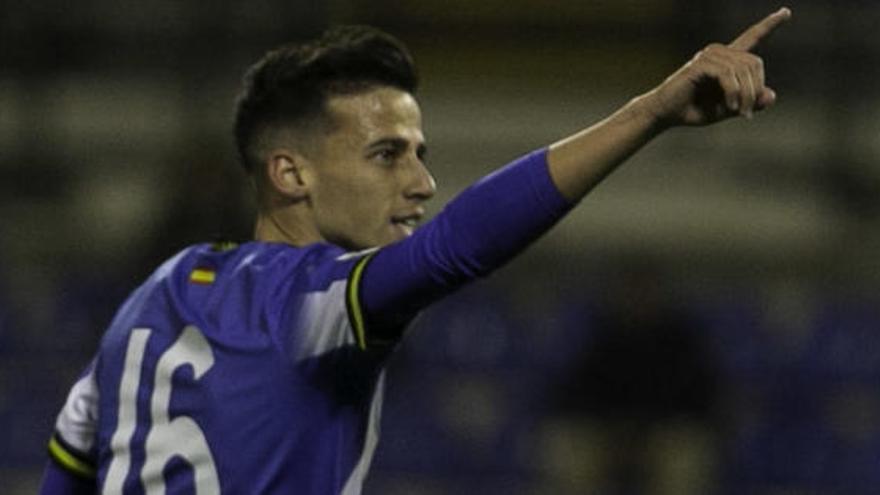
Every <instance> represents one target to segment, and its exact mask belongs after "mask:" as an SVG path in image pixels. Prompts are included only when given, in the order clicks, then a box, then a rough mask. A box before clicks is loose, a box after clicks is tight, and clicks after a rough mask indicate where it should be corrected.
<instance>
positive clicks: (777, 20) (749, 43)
mask: <svg viewBox="0 0 880 495" xmlns="http://www.w3.org/2000/svg"><path fill="white" fill-rule="evenodd" d="M790 17H791V10H789V9H788V7H782V8H781V9H779V10H777V11H776V12H774V13H772V14H770V15H768V16H767V17H765V18H763V19H761V20H760V21H758V22H757V23H756V24H753V25H752V26H751V27H750V28H748V29H746V30H745V31H743V33H742V34H740V35H739V36H738V37H737V38H736V39H735V40H733V41H732V42H731V43H730V44H729V45H727V46H728V47H730V48H733V49H735V50H743V51H751V50H753V49H754V48H755V47H756V46H758V43H760V42H761V40H762V39H764V38H765V37H766V36H767V35H768V34H770V33H772V32H773V31H774V30H775V29H776V28H777V27H778V26H779V25H780V24H782V23H783V22H785V21H787V20H788V19H789V18H790Z"/></svg>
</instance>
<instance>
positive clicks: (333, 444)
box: [50, 242, 383, 495]
mask: <svg viewBox="0 0 880 495" xmlns="http://www.w3.org/2000/svg"><path fill="white" fill-rule="evenodd" d="M364 259H365V256H364V255H362V254H345V253H344V252H343V251H342V250H341V249H339V248H337V247H334V246H330V245H322V244H315V245H311V246H308V247H305V248H296V247H292V246H289V245H285V244H270V243H258V242H254V243H248V244H244V245H242V246H238V247H226V248H220V247H218V246H210V245H198V246H194V247H191V248H189V249H186V250H185V251H183V252H181V253H180V254H178V255H177V256H175V257H174V258H172V259H171V260H169V261H168V262H166V263H165V264H164V265H162V266H161V267H160V268H159V269H158V270H157V271H156V272H155V273H154V274H153V275H152V276H151V277H150V278H149V279H148V280H147V281H146V282H145V283H144V284H143V285H142V286H141V287H140V288H138V289H137V290H136V291H135V292H134V293H133V294H132V295H131V296H130V297H129V298H128V300H127V301H126V302H125V304H124V305H123V306H122V308H121V309H120V310H119V312H118V313H117V315H116V317H115V318H114V321H113V322H112V324H111V325H110V327H109V329H108V331H107V333H106V335H105V336H104V338H103V340H102V342H101V345H100V348H99V350H98V353H97V355H96V356H95V358H94V361H93V362H92V364H91V365H90V366H89V367H88V369H87V370H86V372H85V373H84V374H83V376H82V377H81V378H80V380H79V381H78V382H77V384H76V385H75V386H74V387H73V388H72V390H71V392H70V395H69V396H68V399H67V402H66V404H65V406H64V407H63V409H62V411H61V413H60V415H59V416H58V420H57V424H56V433H55V435H54V437H53V439H52V441H51V444H50V452H51V453H52V455H53V457H54V458H55V460H56V461H58V462H60V463H61V464H62V465H64V466H65V467H68V468H69V469H71V470H74V471H77V472H79V473H80V474H83V475H86V476H89V475H94V476H96V477H97V486H98V487H100V488H101V490H102V493H106V494H123V493H124V494H142V493H145V494H153V493H169V494H173V493H204V494H214V493H221V492H222V493H267V494H268V493H291V489H292V488H295V492H296V493H302V494H329V493H333V494H337V493H338V494H346V495H348V494H357V493H360V491H361V486H362V484H363V480H364V477H365V475H366V472H367V469H368V467H369V464H370V459H371V457H372V454H373V451H374V449H375V447H376V442H377V437H378V425H379V411H380V403H381V395H382V372H381V363H382V355H383V353H382V352H381V351H379V352H373V351H370V352H365V350H364V349H362V348H360V347H359V346H358V342H359V341H360V342H363V335H361V336H360V337H359V336H358V335H356V332H355V331H354V327H353V325H352V323H351V321H352V318H360V316H357V315H353V314H350V313H349V309H348V308H349V307H351V308H352V310H355V311H356V308H357V307H358V303H357V301H353V302H352V301H348V300H347V298H348V294H352V296H355V295H356V293H357V287H355V286H351V285H350V282H349V279H350V275H351V274H352V273H357V272H358V270H357V268H358V262H359V261H363V260H364ZM361 328H362V327H361Z"/></svg>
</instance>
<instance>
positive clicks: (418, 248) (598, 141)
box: [349, 8, 791, 347]
mask: <svg viewBox="0 0 880 495" xmlns="http://www.w3.org/2000/svg"><path fill="white" fill-rule="evenodd" d="M790 16H791V12H790V11H789V10H788V9H785V8H783V9H780V10H778V11H777V12H775V13H773V14H771V15H769V16H767V17H766V18H764V19H763V20H761V21H760V22H758V23H757V24H755V25H753V26H751V27H750V28H749V29H747V30H746V31H744V32H743V33H742V34H741V35H740V36H739V37H738V38H736V40H734V41H733V42H731V43H730V44H728V45H721V44H712V45H709V46H707V47H706V48H704V49H703V50H701V51H700V52H698V53H697V54H696V55H695V56H694V58H693V59H692V60H691V61H690V62H688V63H687V64H685V65H684V66H683V67H682V68H680V69H679V70H678V71H676V72H675V73H674V74H672V75H671V76H669V77H668V78H667V79H666V80H665V81H663V82H662V83H661V84H660V85H659V86H657V87H656V88H654V89H652V90H651V91H649V92H647V93H645V94H644V95H641V96H639V97H636V98H634V99H633V100H632V101H630V102H629V103H627V104H626V105H625V106H624V107H623V108H621V109H620V110H618V111H617V112H615V113H614V114H613V115H611V116H610V117H608V118H606V119H605V120H602V121H601V122H599V123H597V124H595V125H593V126H592V127H589V128H587V129H585V130H583V131H581V132H579V133H577V134H574V135H573V136H570V137H567V138H565V139H562V140H560V141H558V142H556V143H554V144H552V145H551V146H550V147H549V148H547V149H542V150H539V151H537V152H534V153H532V154H530V155H527V156H526V157H523V158H521V159H520V160H517V161H515V162H513V163H511V164H510V165H508V166H506V167H504V168H502V169H501V170H499V171H497V172H495V173H493V174H491V175H489V176H487V177H486V178H484V179H482V180H481V181H479V182H477V183H476V184H474V185H473V186H471V187H470V188H468V189H467V190H465V191H464V192H462V193H461V194H460V195H459V196H458V197H456V198H455V199H454V200H453V201H452V202H450V203H449V204H448V205H447V207H446V208H445V209H444V210H443V211H442V212H441V213H440V214H438V215H437V216H436V217H435V218H434V219H433V220H431V221H430V222H428V223H427V224H426V225H424V226H423V227H422V228H420V229H418V230H417V231H416V232H415V233H414V234H413V235H412V236H411V237H409V238H408V239H405V240H404V241H401V242H399V243H396V244H393V245H390V246H387V247H385V248H383V249H380V250H379V251H378V252H377V253H376V254H375V255H373V256H372V257H369V258H365V259H364V260H363V261H362V263H361V264H359V265H358V266H357V268H356V269H355V270H354V272H353V273H354V274H355V276H353V277H352V283H351V284H350V287H349V288H350V295H351V298H352V300H356V301H359V302H360V303H359V304H357V303H356V304H354V307H355V308H356V310H355V313H356V314H357V316H356V317H355V318H354V319H355V320H357V321H359V323H358V325H357V326H359V328H356V332H358V334H359V344H360V345H361V346H362V347H368V343H369V341H370V340H371V338H372V339H374V340H375V341H393V340H394V339H395V338H396V337H397V333H398V332H399V330H400V329H401V328H402V326H403V324H404V323H406V322H407V321H409V319H410V318H412V316H414V315H415V314H416V312H417V311H418V310H420V309H421V308H423V307H424V306H426V305H427V304H429V303H431V302H432V301H434V300H436V299H438V298H440V297H442V296H444V295H446V294H448V293H450V292H452V291H454V290H455V289H457V288H458V287H460V286H461V285H463V284H464V283H466V282H468V281H469V280H472V279H474V278H476V277H480V276H483V275H486V274H488V273H489V272H490V271H492V270H493V269H495V268H497V267H499V266H500V265H502V264H503V263H505V262H506V261H507V260H509V259H510V258H512V257H513V256H515V255H516V254H518V253H519V252H521V251H522V250H523V249H524V248H525V247H526V246H528V245H529V244H530V243H531V242H532V241H534V240H535V239H537V238H538V237H539V236H541V235H542V234H543V233H544V232H546V231H547V230H549V229H550V228H551V227H552V226H553V225H554V224H555V223H556V222H557V221H558V220H559V219H560V218H561V217H562V216H564V215H565V213H566V212H567V211H568V210H569V209H570V208H571V207H572V206H573V205H574V204H576V203H577V201H578V200H579V199H580V198H581V197H583V196H584V195H585V194H587V193H588V192H589V191H590V190H591V189H592V188H593V187H594V186H596V184H598V183H599V182H600V181H601V180H602V179H603V178H604V177H606V176H607V175H608V174H609V173H611V172H612V171H613V170H614V169H615V168H617V166H618V165H620V164H621V163H622V162H623V161H624V160H626V159H627V158H628V157H629V156H631V155H632V154H633V153H635V152H636V151H638V150H639V149H640V148H641V147H642V146H644V145H645V144H646V143H647V142H649V141H650V140H651V139H653V138H654V137H655V136H657V135H658V134H659V133H661V132H662V131H664V130H665V129H667V128H669V127H672V126H679V125H706V124H711V123H713V122H717V121H720V120H724V119H727V118H730V117H733V116H736V115H742V116H745V117H751V116H752V114H753V112H755V111H759V110H762V109H764V108H766V107H768V106H770V105H772V104H773V102H774V101H775V99H776V95H775V93H774V92H773V90H772V89H770V88H769V87H767V86H766V84H765V81H764V69H763V62H762V61H761V59H760V58H759V57H757V56H756V55H754V54H752V53H751V52H750V50H752V49H753V48H754V47H755V46H756V45H757V44H758V43H759V42H760V41H761V40H762V39H763V38H765V37H766V36H767V35H769V34H770V33H771V32H772V31H773V30H774V29H775V28H776V27H778V26H779V25H780V24H781V23H782V22H784V21H785V20H786V19H788V18H789V17H790Z"/></svg>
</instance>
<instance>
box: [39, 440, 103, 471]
mask: <svg viewBox="0 0 880 495" xmlns="http://www.w3.org/2000/svg"><path fill="white" fill-rule="evenodd" d="M49 455H50V456H52V458H53V459H55V460H56V461H58V464H60V465H61V467H63V468H65V469H67V470H68V471H71V472H72V473H74V474H77V475H79V476H85V477H87V478H94V477H95V467H94V466H92V465H90V464H89V463H87V462H85V461H82V460H80V459H79V458H78V457H76V456H75V455H73V454H71V453H70V452H68V451H67V449H65V448H64V446H63V445H61V442H59V441H58V440H57V439H56V438H55V437H54V436H53V437H52V439H51V440H49Z"/></svg>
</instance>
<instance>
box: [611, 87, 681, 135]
mask: <svg viewBox="0 0 880 495" xmlns="http://www.w3.org/2000/svg"><path fill="white" fill-rule="evenodd" d="M622 110H623V112H626V114H628V115H629V117H630V118H632V119H635V120H637V121H639V122H640V123H641V124H642V125H643V126H644V127H645V128H646V129H647V130H648V132H649V134H650V135H651V136H656V135H657V134H660V133H661V132H663V131H665V130H666V129H668V128H670V127H672V126H673V123H672V121H671V119H669V118H668V116H666V114H665V112H663V109H662V105H661V104H660V97H659V95H658V94H657V90H656V89H654V90H652V91H649V92H647V93H645V94H642V95H639V96H637V97H635V98H633V99H632V100H630V101H629V102H628V103H627V104H626V105H624V107H623V109H622Z"/></svg>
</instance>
